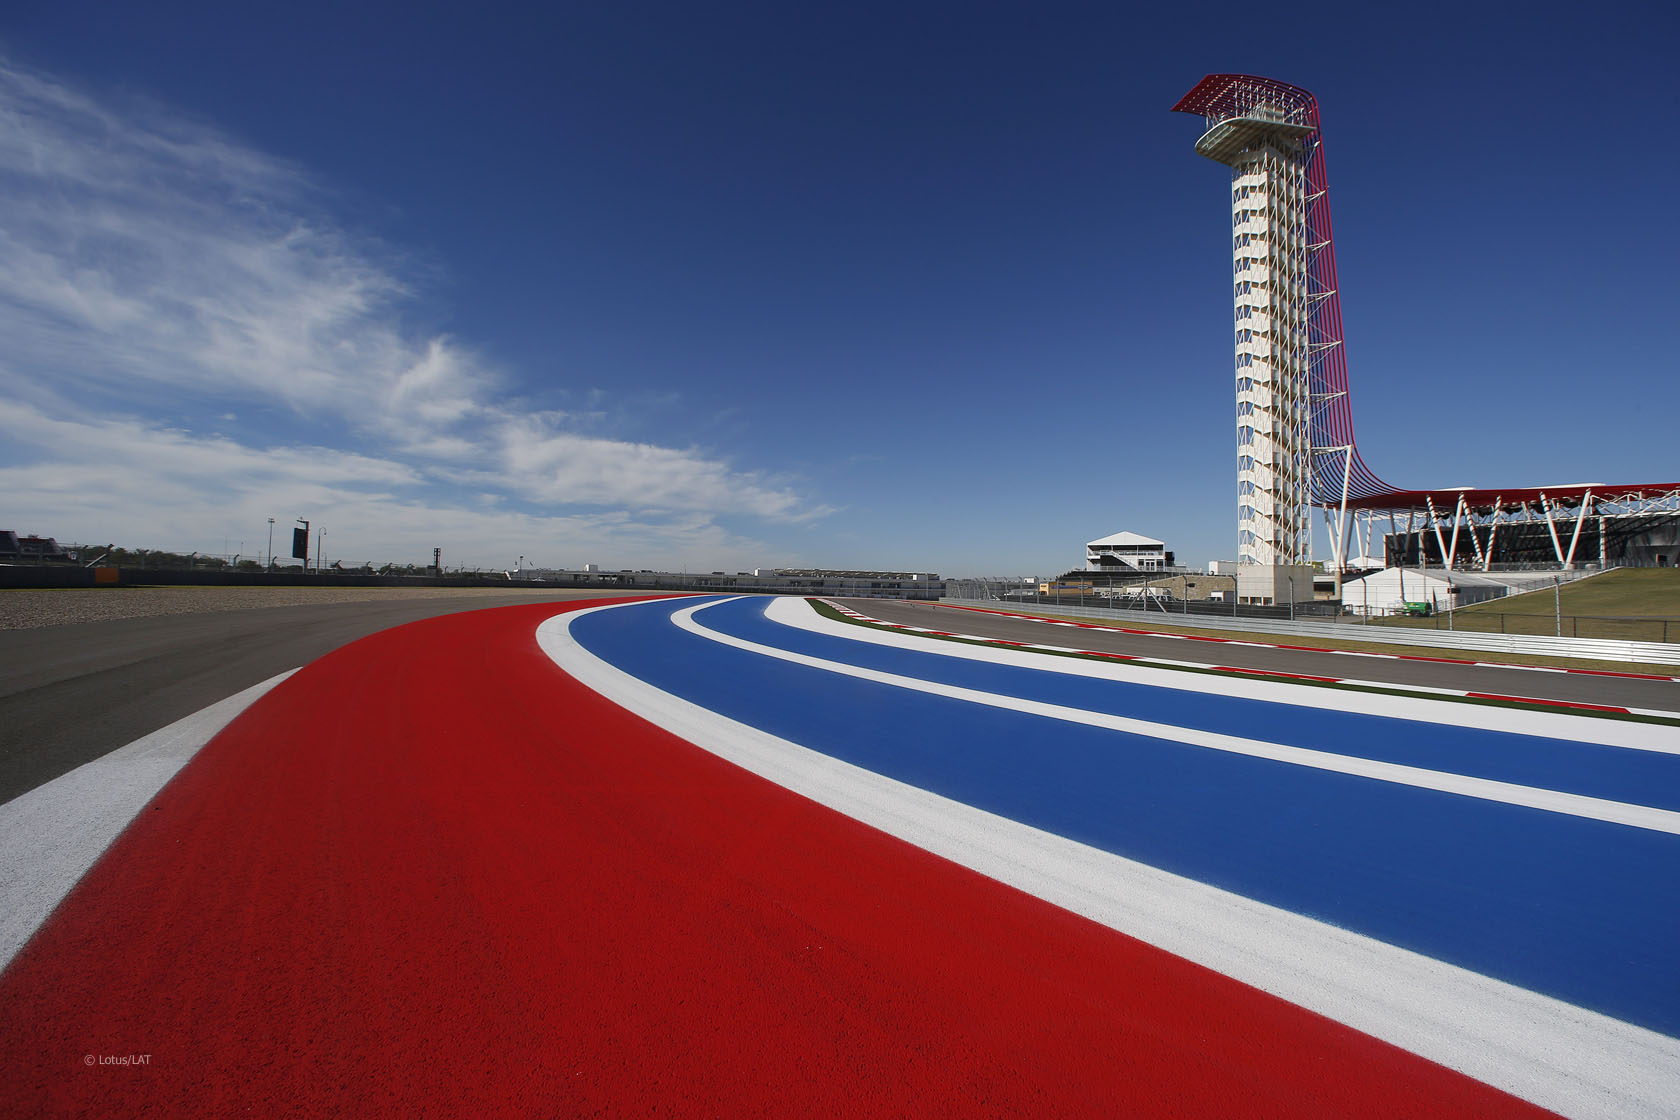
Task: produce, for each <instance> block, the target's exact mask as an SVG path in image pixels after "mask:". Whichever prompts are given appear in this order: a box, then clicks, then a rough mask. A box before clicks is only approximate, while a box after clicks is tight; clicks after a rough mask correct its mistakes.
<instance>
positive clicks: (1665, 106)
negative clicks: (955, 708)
mask: <svg viewBox="0 0 1680 1120" xmlns="http://www.w3.org/2000/svg"><path fill="white" fill-rule="evenodd" d="M1254 11H1255V9H1254V7H1253V6H1252V5H1236V6H1227V5H1222V4H1218V3H1204V4H1199V5H1192V6H1178V7H1175V8H1173V9H1172V10H1170V11H1168V10H1165V6H1159V5H1148V6H1145V5H1130V4H1122V3H1108V2H1105V3H1071V2H1061V3H1042V4H1030V5H1029V4H1026V3H1020V4H998V3H987V2H968V3H931V2H927V3H924V2H917V0H898V2H895V3H874V2H868V0H847V2H846V3H832V4H818V3H758V2H751V3H737V2H730V0H720V2H718V3H712V4H694V3H687V2H684V3H665V2H651V0H650V2H633V0H632V2H623V3H612V4H583V3H545V4H528V5H523V4H497V3H491V4H484V5H463V4H421V3H400V4H399V3H389V4H382V3H372V2H369V3H358V4H341V3H333V4H326V3H314V2H294V3H287V4H283V5H282V4H274V3H253V4H225V3H159V4H145V5H138V4H90V3H74V4H42V5H7V6H5V8H4V9H3V10H0V528H11V529H14V530H16V531H18V532H24V533H39V534H41V535H47V536H55V537H57V538H59V539H60V540H61V541H77V542H83V543H101V544H103V543H106V542H113V543H116V544H119V545H123V546H127V547H143V548H164V549H171V550H178V551H189V550H195V549H196V550H198V551H201V552H205V553H216V554H228V553H235V552H239V553H242V554H243V555H245V556H246V557H253V556H255V557H257V558H259V559H260V558H261V555H262V553H263V552H264V551H265V550H266V547H267V537H266V534H267V531H268V519H269V518H274V519H275V521H276V525H275V528H276V529H278V530H280V532H278V533H276V535H275V542H276V549H277V550H278V551H281V552H285V551H288V549H287V548H286V547H285V545H284V544H283V543H282V542H283V540H288V538H285V537H284V531H285V530H286V529H288V528H290V527H291V526H292V525H293V524H294V519H300V518H302V519H308V520H310V521H311V522H312V524H313V525H314V526H316V527H317V528H324V529H325V533H326V535H325V542H324V543H325V555H326V558H327V560H328V562H331V561H334V560H343V561H346V562H349V563H360V562H363V561H370V562H373V563H375V564H382V563H385V562H390V561H395V562H414V563H426V562H429V561H430V558H431V550H432V549H433V548H434V547H436V548H441V549H442V550H443V558H444V563H445V565H446V566H449V567H454V566H457V565H461V566H467V567H483V568H492V569H502V568H509V567H512V566H513V565H514V564H515V563H516V562H517V561H518V559H519V558H520V557H523V558H524V563H525V564H526V565H527V566H547V567H575V566H581V565H583V564H585V563H597V564H600V565H602V566H603V567H606V568H652V569H661V570H673V571H676V570H683V569H687V570H707V571H710V570H727V571H738V570H750V569H752V568H759V567H826V568H871V569H892V570H913V571H935V572H940V573H942V574H944V575H947V576H965V575H981V574H997V575H1003V574H1040V575H1048V574H1054V573H1056V572H1059V571H1062V570H1065V569H1068V568H1072V567H1077V566H1080V565H1081V564H1082V562H1083V555H1084V553H1083V545H1084V542H1086V541H1088V540H1092V539H1096V538H1099V537H1103V536H1107V535H1109V534H1111V533H1114V532H1118V531H1121V530H1130V531H1133V532H1139V533H1143V534H1145V535H1148V536H1152V537H1157V538H1160V539H1162V540H1164V541H1166V543H1167V546H1168V547H1169V548H1171V549H1173V550H1174V551H1175V552H1176V554H1177V556H1178V558H1179V561H1180V562H1181V563H1188V564H1192V565H1196V566H1200V565H1202V564H1205V563H1206V562H1207V561H1209V560H1214V559H1222V558H1223V559H1230V558H1233V557H1234V555H1235V536H1236V521H1235V506H1236V500H1235V463H1234V460H1235V447H1234V435H1233V431H1234V427H1235V421H1234V419H1233V411H1234V404H1233V393H1232V377H1233V370H1232V345H1231V334H1230V331H1231V319H1230V316H1231V298H1230V289H1229V284H1230V271H1229V270H1230V246H1229V243H1228V240H1227V238H1228V237H1229V196H1228V195H1227V193H1226V192H1227V190H1228V189H1229V186H1228V178H1229V173H1228V171H1227V170H1226V169H1225V168H1223V167H1221V166H1219V165H1217V164H1214V163H1212V162H1210V161H1208V160H1205V159H1203V158H1201V157H1199V156H1197V155H1196V154H1195V153H1194V151H1193V150H1192V149H1193V145H1194V143H1195V140H1196V138H1197V136H1198V135H1199V134H1200V126H1201V121H1200V119H1199V118H1195V117H1190V116H1186V115H1184V114H1174V113H1171V112H1170V111H1169V110H1170V108H1171V106H1172V105H1173V104H1174V103H1175V102H1176V101H1177V100H1178V98H1179V97H1180V96H1181V95H1182V94H1183V93H1184V92H1185V91H1187V90H1188V89H1189V88H1190V87H1191V86H1193V85H1194V84H1195V83H1196V82H1197V81H1198V80H1199V79H1200V78H1201V77H1202V76H1203V75H1204V74H1207V73H1218V72H1239V73H1252V74H1260V75H1265V76H1268V77H1272V78H1276V79H1278V80H1281V81H1285V82H1289V83H1291V84H1294V85H1298V86H1302V87H1305V88H1307V89H1309V90H1311V91H1312V92H1313V93H1315V94H1316V95H1317V97H1318V100H1319V103H1320V107H1321V120H1322V123H1323V130H1324V142H1325V154H1326V162H1327V169H1328V173H1329V181H1330V201H1331V206H1332V211H1333V214H1334V220H1335V237H1336V255H1337V268H1338V273H1339V277H1340V282H1341V285H1342V287H1341V304H1342V313H1343V320H1344V326H1345V338H1346V347H1347V360H1348V367H1349V380H1350V386H1351V393H1352V404H1353V413H1354V420H1355V425H1356V430H1357V433H1358V439H1359V444H1360V448H1361V451H1362V453H1363V456H1364V458H1365V461H1366V462H1367V463H1368V464H1369V465H1370V466H1371V467H1372V468H1373V469H1374V470H1375V471H1376V473H1377V474H1379V475H1380V476H1382V477H1383V478H1384V479H1386V480H1387V481H1389V482H1391V483H1394V484H1396V485H1399V486H1404V487H1435V486H1457V485H1465V484H1474V485H1479V486H1489V487H1492V486H1498V485H1538V484H1545V483H1562V482H1586V481H1593V482H1607V483H1623V482H1656V481H1671V480H1673V479H1675V478H1677V477H1680V453H1677V448H1680V438H1677V433H1680V378H1677V376H1676V374H1677V372H1680V369H1677V362H1676V353H1677V350H1676V347H1675V345H1674V341H1673V337H1672V336H1673V333H1674V325H1675V323H1676V321H1677V317H1676V312H1675V308H1676V306H1680V280H1677V277H1676V272H1675V270H1674V269H1673V267H1672V263H1671V262H1672V260H1673V257H1674V247H1673V245H1672V244H1671V241H1672V238H1671V237H1670V236H1668V234H1669V232H1670V231H1671V230H1672V229H1673V227H1674V220H1673V209H1674V202H1673V200H1672V194H1673V187H1674V184H1675V183H1676V182H1680V145H1676V144H1675V143H1674V130H1675V120H1676V117H1677V116H1680V114H1677V112H1676V110H1677V109H1680V86H1677V84H1676V83H1675V81H1674V80H1673V74H1674V69H1673V59H1672V47H1673V44H1674V42H1676V41H1677V39H1680V17H1677V16H1676V14H1675V9H1674V8H1673V7H1672V6H1663V5H1657V4H1650V5H1643V4H1640V5H1630V4H1615V3H1608V4H1598V5H1591V6H1588V5H1575V4H1570V5H1547V4H1532V3H1529V4H1478V3H1469V4H1453V5H1434V6H1432V5H1429V4H1423V5H1415V4H1414V5H1405V6H1396V5H1352V4H1337V5H1323V6H1316V7H1315V6H1312V5H1296V6H1295V7H1293V8H1292V9H1291V12H1292V18H1290V19H1287V20H1286V19H1278V20H1260V19H1256V18H1254V16H1253V14H1252V13H1253V12H1254ZM1317 548H1318V553H1319V555H1320V556H1321V557H1323V556H1327V555H1328V554H1329V547H1328V544H1327V543H1326V540H1325V538H1324V536H1323V533H1322V531H1321V532H1320V534H1319V539H1318V545H1317Z"/></svg>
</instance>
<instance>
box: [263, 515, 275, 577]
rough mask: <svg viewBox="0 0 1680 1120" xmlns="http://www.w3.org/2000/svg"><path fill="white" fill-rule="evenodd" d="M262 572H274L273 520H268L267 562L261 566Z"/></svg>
mask: <svg viewBox="0 0 1680 1120" xmlns="http://www.w3.org/2000/svg"><path fill="white" fill-rule="evenodd" d="M263 570H264V571H267V572H273V571H274V518H272V517H271V518H269V519H268V561H267V562H266V563H265V564H263Z"/></svg>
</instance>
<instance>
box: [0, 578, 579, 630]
mask: <svg viewBox="0 0 1680 1120" xmlns="http://www.w3.org/2000/svg"><path fill="white" fill-rule="evenodd" d="M599 594H600V592H599V591H578V592H574V591H560V590H556V589H553V588H550V589H548V590H538V589H535V588H522V587H86V588H81V587H78V588H63V589H58V590H51V591H0V630H35V629H39V628H41V627H43V626H68V625H72V624H74V623H78V622H106V621H109V620H111V619H118V618H151V617H154V616H156V615H165V614H200V613H205V612H210V611H242V610H256V609H261V608H264V607H294V606H306V605H313V604H320V603H367V602H375V601H380V600H392V599H470V598H480V597H490V596H498V597H501V598H504V599H505V598H507V597H508V596H529V597H530V598H531V599H533V600H541V599H545V598H546V599H564V598H575V597H577V596H579V595H597V596H598V595H599Z"/></svg>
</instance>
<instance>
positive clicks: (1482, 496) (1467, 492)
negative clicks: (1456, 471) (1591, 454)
mask: <svg viewBox="0 0 1680 1120" xmlns="http://www.w3.org/2000/svg"><path fill="white" fill-rule="evenodd" d="M1676 492H1680V482H1656V483H1629V484H1625V485H1614V486H1613V485H1607V484H1605V483H1601V482H1573V483H1569V484H1567V485H1560V486H1511V487H1506V488H1505V489H1497V488H1495V489H1487V488H1484V487H1475V486H1445V487H1441V488H1440V489H1437V490H1391V491H1388V492H1386V493H1380V494H1372V495H1369V496H1367V497H1359V498H1349V499H1348V508H1349V509H1422V508H1424V507H1425V506H1427V505H1431V504H1433V505H1434V506H1435V508H1436V509H1437V510H1441V511H1445V510H1447V509H1450V508H1454V507H1456V506H1457V505H1458V502H1459V499H1460V498H1462V499H1463V500H1464V504H1465V505H1467V506H1469V507H1470V508H1471V509H1473V510H1491V509H1494V508H1508V507H1513V506H1520V505H1522V504H1523V503H1524V502H1530V503H1534V504H1539V503H1540V502H1541V501H1542V500H1544V501H1545V502H1548V503H1550V504H1552V505H1563V506H1578V505H1580V504H1581V503H1582V502H1583V501H1585V500H1586V498H1587V495H1588V494H1589V493H1590V494H1591V495H1592V496H1593V497H1595V498H1597V499H1599V500H1600V501H1607V502H1608V501H1615V500H1617V499H1618V498H1652V497H1657V496H1659V495H1663V494H1672V493H1676Z"/></svg>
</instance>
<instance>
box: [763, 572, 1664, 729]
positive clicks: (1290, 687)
mask: <svg viewBox="0 0 1680 1120" xmlns="http://www.w3.org/2000/svg"><path fill="white" fill-rule="evenodd" d="M765 615H766V617H768V618H770V619H771V620H772V621H775V622H779V623H782V624H783V625H786V626H792V627H796V628H798V629H801V630H809V631H812V632H815V633H820V634H831V635H833V636H835V637H842V638H849V639H851V640H852V641H858V642H865V643H869V644H872V645H882V646H893V647H896V648H900V649H915V650H918V651H922V652H926V653H937V654H941V655H943V656H946V657H955V658H959V659H961V660H965V661H985V662H990V663H992V664H996V665H1013V666H1019V667H1021V668H1026V669H1036V670H1038V671H1040V672H1046V673H1062V674H1065V675H1067V676H1076V677H1095V678H1098V679H1102V680H1115V681H1125V682H1128V683H1131V684H1145V685H1149V686H1151V687H1156V688H1172V689H1178V690H1179V691H1182V692H1200V693H1209V694H1213V695H1219V696H1235V697H1240V698H1242V699H1245V700H1260V701H1265V702H1267V703H1275V704H1291V705H1295V706H1297V707H1312V708H1322V709H1325V710H1327V711H1338V712H1351V713H1353V714H1356V715H1378V716H1386V717H1388V718H1390V719H1405V720H1413V721H1416V722H1421V723H1439V724H1448V725H1452V726H1455V727H1471V728H1476V729H1479V730H1483V731H1508V732H1513V733H1515V734H1519V735H1533V736H1537V737H1539V738H1544V739H1566V740H1569V741H1570V742H1577V743H1596V744H1598V745H1600V746H1608V747H1624V748H1627V749H1629V750H1640V751H1655V752H1657V753H1659V754H1672V755H1680V727H1673V726H1663V725H1657V724H1648V723H1630V722H1628V721H1625V720H1613V719H1598V718H1594V717H1592V716H1583V715H1576V714H1574V713H1570V712H1562V711H1549V710H1529V709H1517V708H1494V707H1489V706H1487V705H1485V704H1446V703H1442V702H1440V701H1436V700H1431V699H1429V698H1428V697H1426V696H1394V695H1389V694H1379V693H1364V692H1361V693H1353V692H1342V691H1338V690H1336V689H1332V688H1306V687H1302V686H1301V685H1297V684H1291V683H1288V682H1287V681H1279V680H1267V679H1265V678H1262V677H1254V676H1249V675H1248V674H1245V673H1229V674H1221V675H1220V676H1218V677H1211V676H1206V675H1203V674H1200V673H1184V672H1179V671H1176V670H1174V669H1170V668H1168V669H1160V668H1152V667H1151V666H1149V665H1141V664H1138V662H1136V661H1097V660H1084V659H1074V658H1068V657H1044V656H1041V655H1039V654H1034V653H1030V652H1025V650H1026V649H1027V648H1029V647H1023V646H1020V645H1014V646H994V645H984V646H971V645H963V644H961V643H958V642H946V641H940V640H939V639H937V638H916V637H912V636H910V635H907V634H904V633H902V632H900V631H896V630H895V631H885V630H874V629H871V628H869V627H865V626H852V625H849V624H847V623H844V622H835V621H834V620H833V619H828V618H824V617H823V616H822V615H820V614H818V613H817V612H816V611H815V610H813V609H812V608H811V607H810V606H809V604H807V603H806V602H805V601H804V600H801V599H791V598H783V599H777V600H775V601H774V602H772V603H771V604H770V606H769V607H768V608H767V609H766V611H765ZM975 640H977V641H987V642H989V641H990V639H986V638H976V639H975ZM1233 644H1234V643H1233ZM1072 652H1085V651H1079V650H1075V651H1072ZM1147 660H1148V661H1150V662H1152V663H1153V664H1155V665H1163V664H1172V663H1171V662H1168V661H1166V660H1165V659H1164V658H1148V659H1147ZM1181 664H1185V665H1189V664H1190V663H1189V662H1182V663H1181ZM1195 667H1197V668H1212V667H1213V666H1211V665H1207V666H1201V665H1197V666H1195ZM1345 683H1348V684H1366V685H1369V686H1370V687H1373V688H1385V689H1393V688H1401V689H1405V690H1407V691H1412V692H1437V691H1440V692H1447V694H1448V695H1463V693H1460V692H1455V691H1448V690H1436V689H1430V688H1412V687H1410V686H1404V685H1394V684H1389V683H1386V682H1382V681H1368V682H1367V681H1352V680H1350V681H1347V682H1345ZM1668 714H1672V713H1668Z"/></svg>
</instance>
